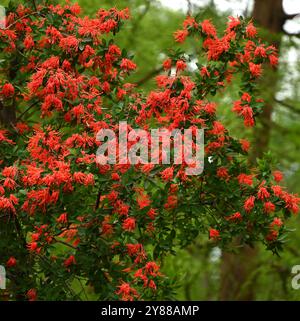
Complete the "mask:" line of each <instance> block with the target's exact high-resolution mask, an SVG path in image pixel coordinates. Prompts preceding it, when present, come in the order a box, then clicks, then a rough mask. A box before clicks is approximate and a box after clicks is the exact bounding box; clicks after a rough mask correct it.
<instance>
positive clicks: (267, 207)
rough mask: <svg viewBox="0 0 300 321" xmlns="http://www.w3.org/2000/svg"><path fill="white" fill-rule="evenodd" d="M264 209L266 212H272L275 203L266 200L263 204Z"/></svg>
mask: <svg viewBox="0 0 300 321" xmlns="http://www.w3.org/2000/svg"><path fill="white" fill-rule="evenodd" d="M264 210H265V212H266V213H272V212H274V211H275V205H274V204H273V203H272V202H266V203H265V204H264Z"/></svg>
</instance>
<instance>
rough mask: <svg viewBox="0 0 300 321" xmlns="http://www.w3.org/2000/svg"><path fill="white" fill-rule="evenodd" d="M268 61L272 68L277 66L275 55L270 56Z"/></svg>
mask: <svg viewBox="0 0 300 321" xmlns="http://www.w3.org/2000/svg"><path fill="white" fill-rule="evenodd" d="M269 61H270V64H271V65H272V66H277V65H278V56H277V55H270V56H269Z"/></svg>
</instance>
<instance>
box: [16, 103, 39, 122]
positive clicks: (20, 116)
mask: <svg viewBox="0 0 300 321" xmlns="http://www.w3.org/2000/svg"><path fill="white" fill-rule="evenodd" d="M37 103H38V101H36V102H34V103H33V104H31V105H30V106H29V107H28V108H27V109H26V110H24V111H23V113H22V114H21V115H19V116H18V117H17V121H18V120H20V119H21V118H22V117H23V116H24V115H25V114H26V113H27V112H28V111H29V110H30V109H31V108H32V107H34V106H35V105H36V104H37Z"/></svg>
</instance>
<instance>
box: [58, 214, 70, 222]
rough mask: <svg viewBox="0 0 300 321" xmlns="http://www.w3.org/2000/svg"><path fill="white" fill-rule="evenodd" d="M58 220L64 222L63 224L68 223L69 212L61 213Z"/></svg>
mask: <svg viewBox="0 0 300 321" xmlns="http://www.w3.org/2000/svg"><path fill="white" fill-rule="evenodd" d="M56 222H57V223H62V224H65V223H67V222H68V216H67V213H63V214H61V215H60V216H59V217H58V218H57V219H56Z"/></svg>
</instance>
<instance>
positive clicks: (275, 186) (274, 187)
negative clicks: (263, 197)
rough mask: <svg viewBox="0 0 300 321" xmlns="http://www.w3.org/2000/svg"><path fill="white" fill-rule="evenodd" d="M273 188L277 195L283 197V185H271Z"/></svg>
mask: <svg viewBox="0 0 300 321" xmlns="http://www.w3.org/2000/svg"><path fill="white" fill-rule="evenodd" d="M271 189H272V191H273V193H274V195H275V196H277V197H281V196H282V195H283V194H284V191H283V190H282V187H281V186H279V185H273V186H272V187H271Z"/></svg>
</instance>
